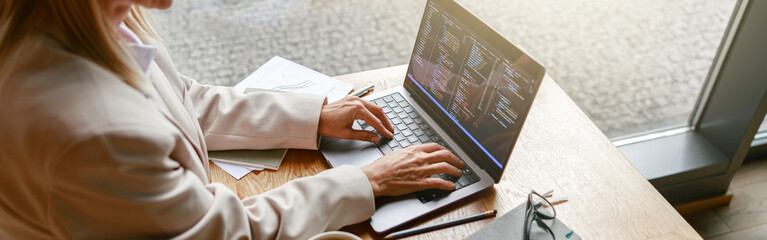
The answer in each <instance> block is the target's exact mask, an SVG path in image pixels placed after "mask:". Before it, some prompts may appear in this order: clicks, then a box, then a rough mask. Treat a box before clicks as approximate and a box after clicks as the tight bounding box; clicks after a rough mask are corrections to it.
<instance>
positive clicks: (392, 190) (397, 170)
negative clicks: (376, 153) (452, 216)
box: [360, 143, 465, 197]
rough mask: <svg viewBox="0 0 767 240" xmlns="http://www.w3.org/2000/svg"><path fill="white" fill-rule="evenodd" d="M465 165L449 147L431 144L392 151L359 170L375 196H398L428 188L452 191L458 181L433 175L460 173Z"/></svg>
mask: <svg viewBox="0 0 767 240" xmlns="http://www.w3.org/2000/svg"><path fill="white" fill-rule="evenodd" d="M464 164H465V163H463V162H462V161H461V160H460V159H458V157H456V156H455V155H453V153H451V152H450V150H447V149H445V148H443V147H442V146H440V145H439V144H436V143H428V144H424V145H416V146H410V147H408V148H405V149H399V150H397V151H394V152H391V153H389V154H387V155H386V156H383V157H381V158H379V159H377V160H375V161H374V162H372V163H370V164H368V165H365V166H363V167H362V168H360V169H362V172H364V173H365V175H367V177H368V180H369V181H370V185H371V186H372V187H373V195H374V196H376V197H378V196H399V195H403V194H408V193H411V192H415V191H420V190H424V189H429V188H438V189H444V190H453V189H455V183H453V182H450V181H447V180H444V179H441V178H432V177H431V175H434V174H440V173H447V174H449V175H453V176H460V175H461V170H460V169H461V168H463V166H464Z"/></svg>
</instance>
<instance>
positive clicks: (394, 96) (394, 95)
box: [392, 93, 405, 102]
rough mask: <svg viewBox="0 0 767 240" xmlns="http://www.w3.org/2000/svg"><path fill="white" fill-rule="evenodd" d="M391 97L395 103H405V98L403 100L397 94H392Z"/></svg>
mask: <svg viewBox="0 0 767 240" xmlns="http://www.w3.org/2000/svg"><path fill="white" fill-rule="evenodd" d="M392 97H393V98H394V100H395V101H397V102H402V101H405V98H403V97H402V95H399V93H397V94H393V95H392Z"/></svg>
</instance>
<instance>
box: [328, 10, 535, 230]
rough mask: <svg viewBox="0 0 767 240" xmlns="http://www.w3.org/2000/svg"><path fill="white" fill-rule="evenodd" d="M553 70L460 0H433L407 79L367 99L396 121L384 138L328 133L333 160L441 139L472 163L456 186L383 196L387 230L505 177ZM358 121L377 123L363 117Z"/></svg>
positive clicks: (358, 161) (378, 216)
mask: <svg viewBox="0 0 767 240" xmlns="http://www.w3.org/2000/svg"><path fill="white" fill-rule="evenodd" d="M544 73H545V70H544V68H543V66H541V64H539V63H538V62H537V61H535V60H534V59H533V58H532V57H530V56H529V55H528V54H526V53H525V52H524V51H522V50H521V49H520V48H519V47H517V46H515V45H514V44H512V43H511V42H509V41H508V40H506V39H505V38H504V37H503V36H501V35H500V34H498V33H497V32H496V31H495V30H493V29H492V28H491V27H489V26H488V25H487V24H485V23H483V22H482V21H481V20H480V19H479V18H477V17H476V16H474V15H473V14H472V13H470V12H469V11H468V10H466V9H465V8H464V7H463V6H461V5H460V4H458V3H456V2H454V1H452V0H429V1H428V2H427V3H426V9H425V11H424V14H423V19H422V20H421V27H420V29H419V31H418V35H417V38H416V41H415V46H414V48H413V53H412V55H411V57H410V63H409V67H408V70H407V74H406V76H405V81H404V84H403V86H400V87H396V88H392V89H388V90H385V91H382V92H378V93H375V94H374V95H371V96H368V97H366V98H365V99H367V100H370V101H371V102H373V103H375V104H377V105H378V106H381V107H382V108H383V109H384V112H385V113H386V116H387V117H388V118H389V121H390V122H391V123H392V125H393V126H394V127H395V131H394V138H393V139H390V140H388V139H387V140H382V141H381V142H380V143H378V144H373V143H370V142H364V141H354V140H343V139H332V138H323V140H322V143H321V146H320V151H321V152H322V154H323V155H324V156H325V158H326V159H327V161H328V163H329V164H330V165H331V166H332V167H336V166H340V165H345V164H349V165H354V166H358V167H361V166H364V165H367V164H369V163H371V162H373V161H374V160H376V159H378V158H380V157H381V156H383V155H384V154H387V153H389V152H392V151H396V150H397V149H401V148H405V147H408V146H411V145H417V144H424V143H430V142H436V143H438V144H440V145H442V146H444V147H446V148H448V149H450V150H451V151H452V152H453V153H454V154H455V155H456V156H458V157H459V158H460V159H461V160H463V161H464V162H465V163H466V167H465V168H464V169H462V173H463V174H462V175H461V176H449V175H445V174H439V175H433V176H432V177H440V178H444V179H448V180H450V181H454V182H455V183H456V189H455V190H452V191H444V190H437V189H428V190H424V191H420V192H416V193H413V194H409V195H405V196H400V197H382V198H377V199H376V212H375V214H374V215H373V216H372V217H371V219H370V225H371V226H372V227H373V230H375V231H376V232H379V233H381V232H386V231H389V230H391V229H393V228H395V227H398V226H401V225H403V224H404V223H407V222H409V221H412V220H414V219H417V218H418V217H421V216H423V215H425V214H427V213H430V212H432V211H435V210H437V209H440V208H442V207H445V206H447V205H449V204H450V203H453V202H456V201H458V200H460V199H463V198H466V197H468V196H470V195H472V194H475V193H477V192H479V191H481V190H483V189H486V188H488V187H491V186H493V184H495V183H498V182H499V181H500V180H501V176H502V175H503V171H504V170H505V169H506V167H507V166H508V161H509V157H510V156H511V152H512V150H513V149H514V145H515V143H516V141H517V139H518V138H519V133H520V130H521V129H522V125H523V124H524V122H525V118H526V117H527V114H528V112H530V107H531V106H532V103H533V99H534V98H535V94H536V93H537V91H538V87H539V86H540V84H541V80H542V79H543V76H544ZM353 127H354V128H355V129H365V130H368V131H375V130H374V129H373V128H372V127H371V126H369V125H367V124H366V123H365V122H364V121H362V120H358V121H356V122H355V123H354V126H353Z"/></svg>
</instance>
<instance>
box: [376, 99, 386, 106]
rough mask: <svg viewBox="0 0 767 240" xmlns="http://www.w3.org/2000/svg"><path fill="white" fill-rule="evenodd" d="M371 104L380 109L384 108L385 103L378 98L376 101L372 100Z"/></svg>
mask: <svg viewBox="0 0 767 240" xmlns="http://www.w3.org/2000/svg"><path fill="white" fill-rule="evenodd" d="M373 103H375V104H376V105H378V106H380V107H383V106H386V102H384V100H382V99H380V98H379V99H376V100H373Z"/></svg>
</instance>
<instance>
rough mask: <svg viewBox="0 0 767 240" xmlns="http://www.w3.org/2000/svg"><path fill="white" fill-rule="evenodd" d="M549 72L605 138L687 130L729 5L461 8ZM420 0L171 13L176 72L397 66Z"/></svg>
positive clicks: (233, 4) (655, 1) (212, 3)
mask: <svg viewBox="0 0 767 240" xmlns="http://www.w3.org/2000/svg"><path fill="white" fill-rule="evenodd" d="M459 2H461V3H462V4H464V5H465V6H466V7H467V8H468V9H470V10H471V11H473V12H474V13H475V14H477V15H478V16H479V17H480V18H482V19H485V21H486V22H487V23H488V24H489V25H491V26H493V27H494V28H496V29H497V30H498V31H499V32H500V33H501V34H503V35H504V36H506V37H508V38H509V39H511V40H512V41H513V42H515V43H516V44H518V45H520V46H522V47H523V48H525V49H527V50H528V51H529V53H530V54H531V55H532V56H534V57H535V58H536V59H538V60H539V61H540V62H542V63H543V65H544V66H546V67H547V70H548V73H549V74H550V75H551V76H552V77H553V78H554V79H555V80H556V81H557V82H558V83H559V84H560V86H561V87H562V88H563V89H564V90H565V91H566V92H567V93H568V94H569V95H570V97H572V99H573V100H574V101H575V102H576V103H577V104H578V105H579V106H580V107H581V108H582V109H583V110H584V111H585V112H586V113H587V114H588V115H589V116H590V117H591V118H592V119H593V120H594V122H595V123H596V124H597V126H598V127H599V128H600V129H602V130H603V131H604V132H605V133H606V134H607V135H608V136H609V137H611V138H616V137H621V136H626V135H630V134H634V133H638V132H644V131H649V130H654V129H662V128H669V127H674V126H682V125H686V124H687V120H688V119H689V116H690V113H691V111H692V109H693V105H694V104H695V103H696V100H697V97H698V94H699V92H700V90H701V86H702V83H703V82H704V80H705V77H706V75H707V73H708V70H709V68H710V66H711V63H712V60H713V58H714V55H715V54H716V51H717V48H718V46H719V44H720V41H721V38H722V35H723V33H724V30H725V28H726V26H727V23H728V21H729V19H730V15H731V14H732V11H733V7H734V5H735V0H721V1H705V0H683V1H662V0H650V1H646V0H628V1H610V0H588V1H587V0H581V1H554V0H542V1H521V0H512V1H491V0H476V1H459ZM424 4H425V1H424V0H418V1H413V0H392V1H352V0H338V1H308V0H292V1H278V0H273V1H247V0H239V1H238V0H229V1H217V0H189V1H176V2H175V3H174V6H173V7H171V9H170V10H168V11H155V17H156V19H157V22H158V25H159V26H160V29H161V30H162V33H161V35H162V36H163V37H164V38H165V44H166V46H167V47H168V48H169V51H170V53H171V55H172V56H173V57H174V59H175V60H176V64H177V66H178V69H179V71H181V72H182V73H185V74H187V75H189V76H191V77H193V78H196V79H198V80H199V81H201V82H203V83H208V84H220V85H233V84H234V83H236V82H238V81H239V80H241V79H243V78H244V77H246V76H247V75H248V74H249V73H250V72H252V71H253V70H255V69H256V68H257V67H258V66H259V65H261V64H263V63H264V62H266V61H267V60H268V59H270V58H271V57H272V56H274V55H280V56H283V57H285V58H287V59H290V60H293V61H295V62H297V63H300V64H303V65H306V66H308V67H310V68H313V69H316V70H318V71H320V72H323V73H325V74H328V75H331V76H332V75H338V74H346V73H351V72H357V71H363V70H369V69H375V68H381V67H387V66H393V65H399V64H405V63H407V62H408V58H409V56H410V53H411V51H412V48H413V44H414V43H413V41H414V40H415V35H416V33H417V30H418V26H419V23H420V19H421V14H422V13H423V8H424Z"/></svg>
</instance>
